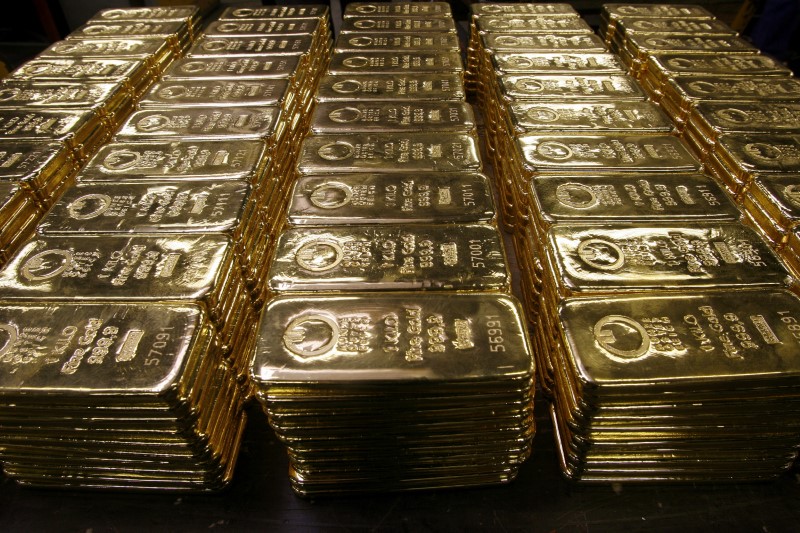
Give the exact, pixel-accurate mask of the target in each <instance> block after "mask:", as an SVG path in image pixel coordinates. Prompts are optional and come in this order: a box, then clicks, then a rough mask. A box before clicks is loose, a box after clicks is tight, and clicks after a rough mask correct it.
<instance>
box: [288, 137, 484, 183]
mask: <svg viewBox="0 0 800 533" xmlns="http://www.w3.org/2000/svg"><path fill="white" fill-rule="evenodd" d="M480 170H481V161H480V156H479V154H478V143H477V140H476V138H475V137H474V136H472V135H467V134H463V133H441V134H436V133H408V134H401V133H376V134H372V135H367V134H349V135H348V134H339V135H312V136H310V137H306V139H305V140H304V141H303V145H302V147H301V151H300V155H299V157H298V162H297V171H298V173H299V174H301V175H309V174H328V173H337V174H339V173H345V172H464V171H474V172H479V171H480Z"/></svg>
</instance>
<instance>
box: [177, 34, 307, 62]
mask: <svg viewBox="0 0 800 533" xmlns="http://www.w3.org/2000/svg"><path fill="white" fill-rule="evenodd" d="M313 44H314V39H313V37H312V36H311V35H286V36H280V37H217V38H213V37H206V36H205V35H204V36H202V37H200V38H199V39H198V40H197V41H195V43H194V45H193V46H192V47H191V48H190V49H189V52H187V54H186V55H187V57H224V56H231V55H258V54H270V55H302V54H306V53H308V52H310V51H311V47H312V46H313Z"/></svg>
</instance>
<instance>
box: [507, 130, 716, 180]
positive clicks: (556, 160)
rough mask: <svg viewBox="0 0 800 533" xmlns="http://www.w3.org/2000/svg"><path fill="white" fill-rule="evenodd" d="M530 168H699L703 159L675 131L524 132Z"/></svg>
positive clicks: (522, 145) (522, 147)
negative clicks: (542, 133)
mask: <svg viewBox="0 0 800 533" xmlns="http://www.w3.org/2000/svg"><path fill="white" fill-rule="evenodd" d="M516 144H517V148H518V150H519V152H520V153H521V154H522V157H523V164H524V165H525V166H526V168H527V170H528V171H529V172H587V171H590V172H619V171H623V172H624V171H648V172H699V171H700V163H699V162H698V161H697V160H696V159H695V158H694V157H693V156H692V155H691V154H690V153H689V151H688V150H687V149H686V147H685V146H684V145H683V144H682V143H681V142H680V140H679V139H677V138H676V137H673V136H671V135H663V136H662V135H652V136H646V135H645V136H636V135H633V136H627V135H619V134H606V135H591V136H589V135H580V136H578V135H576V136H563V135H520V136H519V137H518V138H517V141H516Z"/></svg>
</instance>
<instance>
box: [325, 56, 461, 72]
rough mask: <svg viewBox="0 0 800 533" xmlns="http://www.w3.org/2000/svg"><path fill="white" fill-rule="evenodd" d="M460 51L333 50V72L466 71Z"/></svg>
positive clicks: (331, 65)
mask: <svg viewBox="0 0 800 533" xmlns="http://www.w3.org/2000/svg"><path fill="white" fill-rule="evenodd" d="M463 71H464V65H463V63H462V61H461V55H460V54H459V53H457V52H441V51H430V52H416V53H402V52H334V53H333V55H332V56H331V61H330V64H329V65H328V72H329V73H330V74H359V73H368V74H385V73H394V72H417V73H442V72H463Z"/></svg>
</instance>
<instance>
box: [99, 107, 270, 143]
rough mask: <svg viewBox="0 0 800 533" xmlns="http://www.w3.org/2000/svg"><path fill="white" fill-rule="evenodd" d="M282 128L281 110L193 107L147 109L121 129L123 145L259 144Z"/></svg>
mask: <svg viewBox="0 0 800 533" xmlns="http://www.w3.org/2000/svg"><path fill="white" fill-rule="evenodd" d="M280 126H281V117H280V109H279V108H277V107H264V106H259V107H255V106H252V107H222V108H217V107H193V108H189V109H153V110H150V109H146V110H142V111H137V112H135V113H134V114H132V115H131V116H130V117H129V118H128V120H127V121H126V122H125V123H124V124H123V125H122V126H121V127H120V128H119V130H118V131H117V134H116V137H115V138H116V140H117V141H119V142H125V141H133V142H136V141H137V140H143V139H180V140H182V141H191V140H208V141H212V140H224V141H226V142H228V141H234V140H258V139H269V138H270V137H272V136H273V135H275V134H276V131H278V130H279V127H280Z"/></svg>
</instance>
